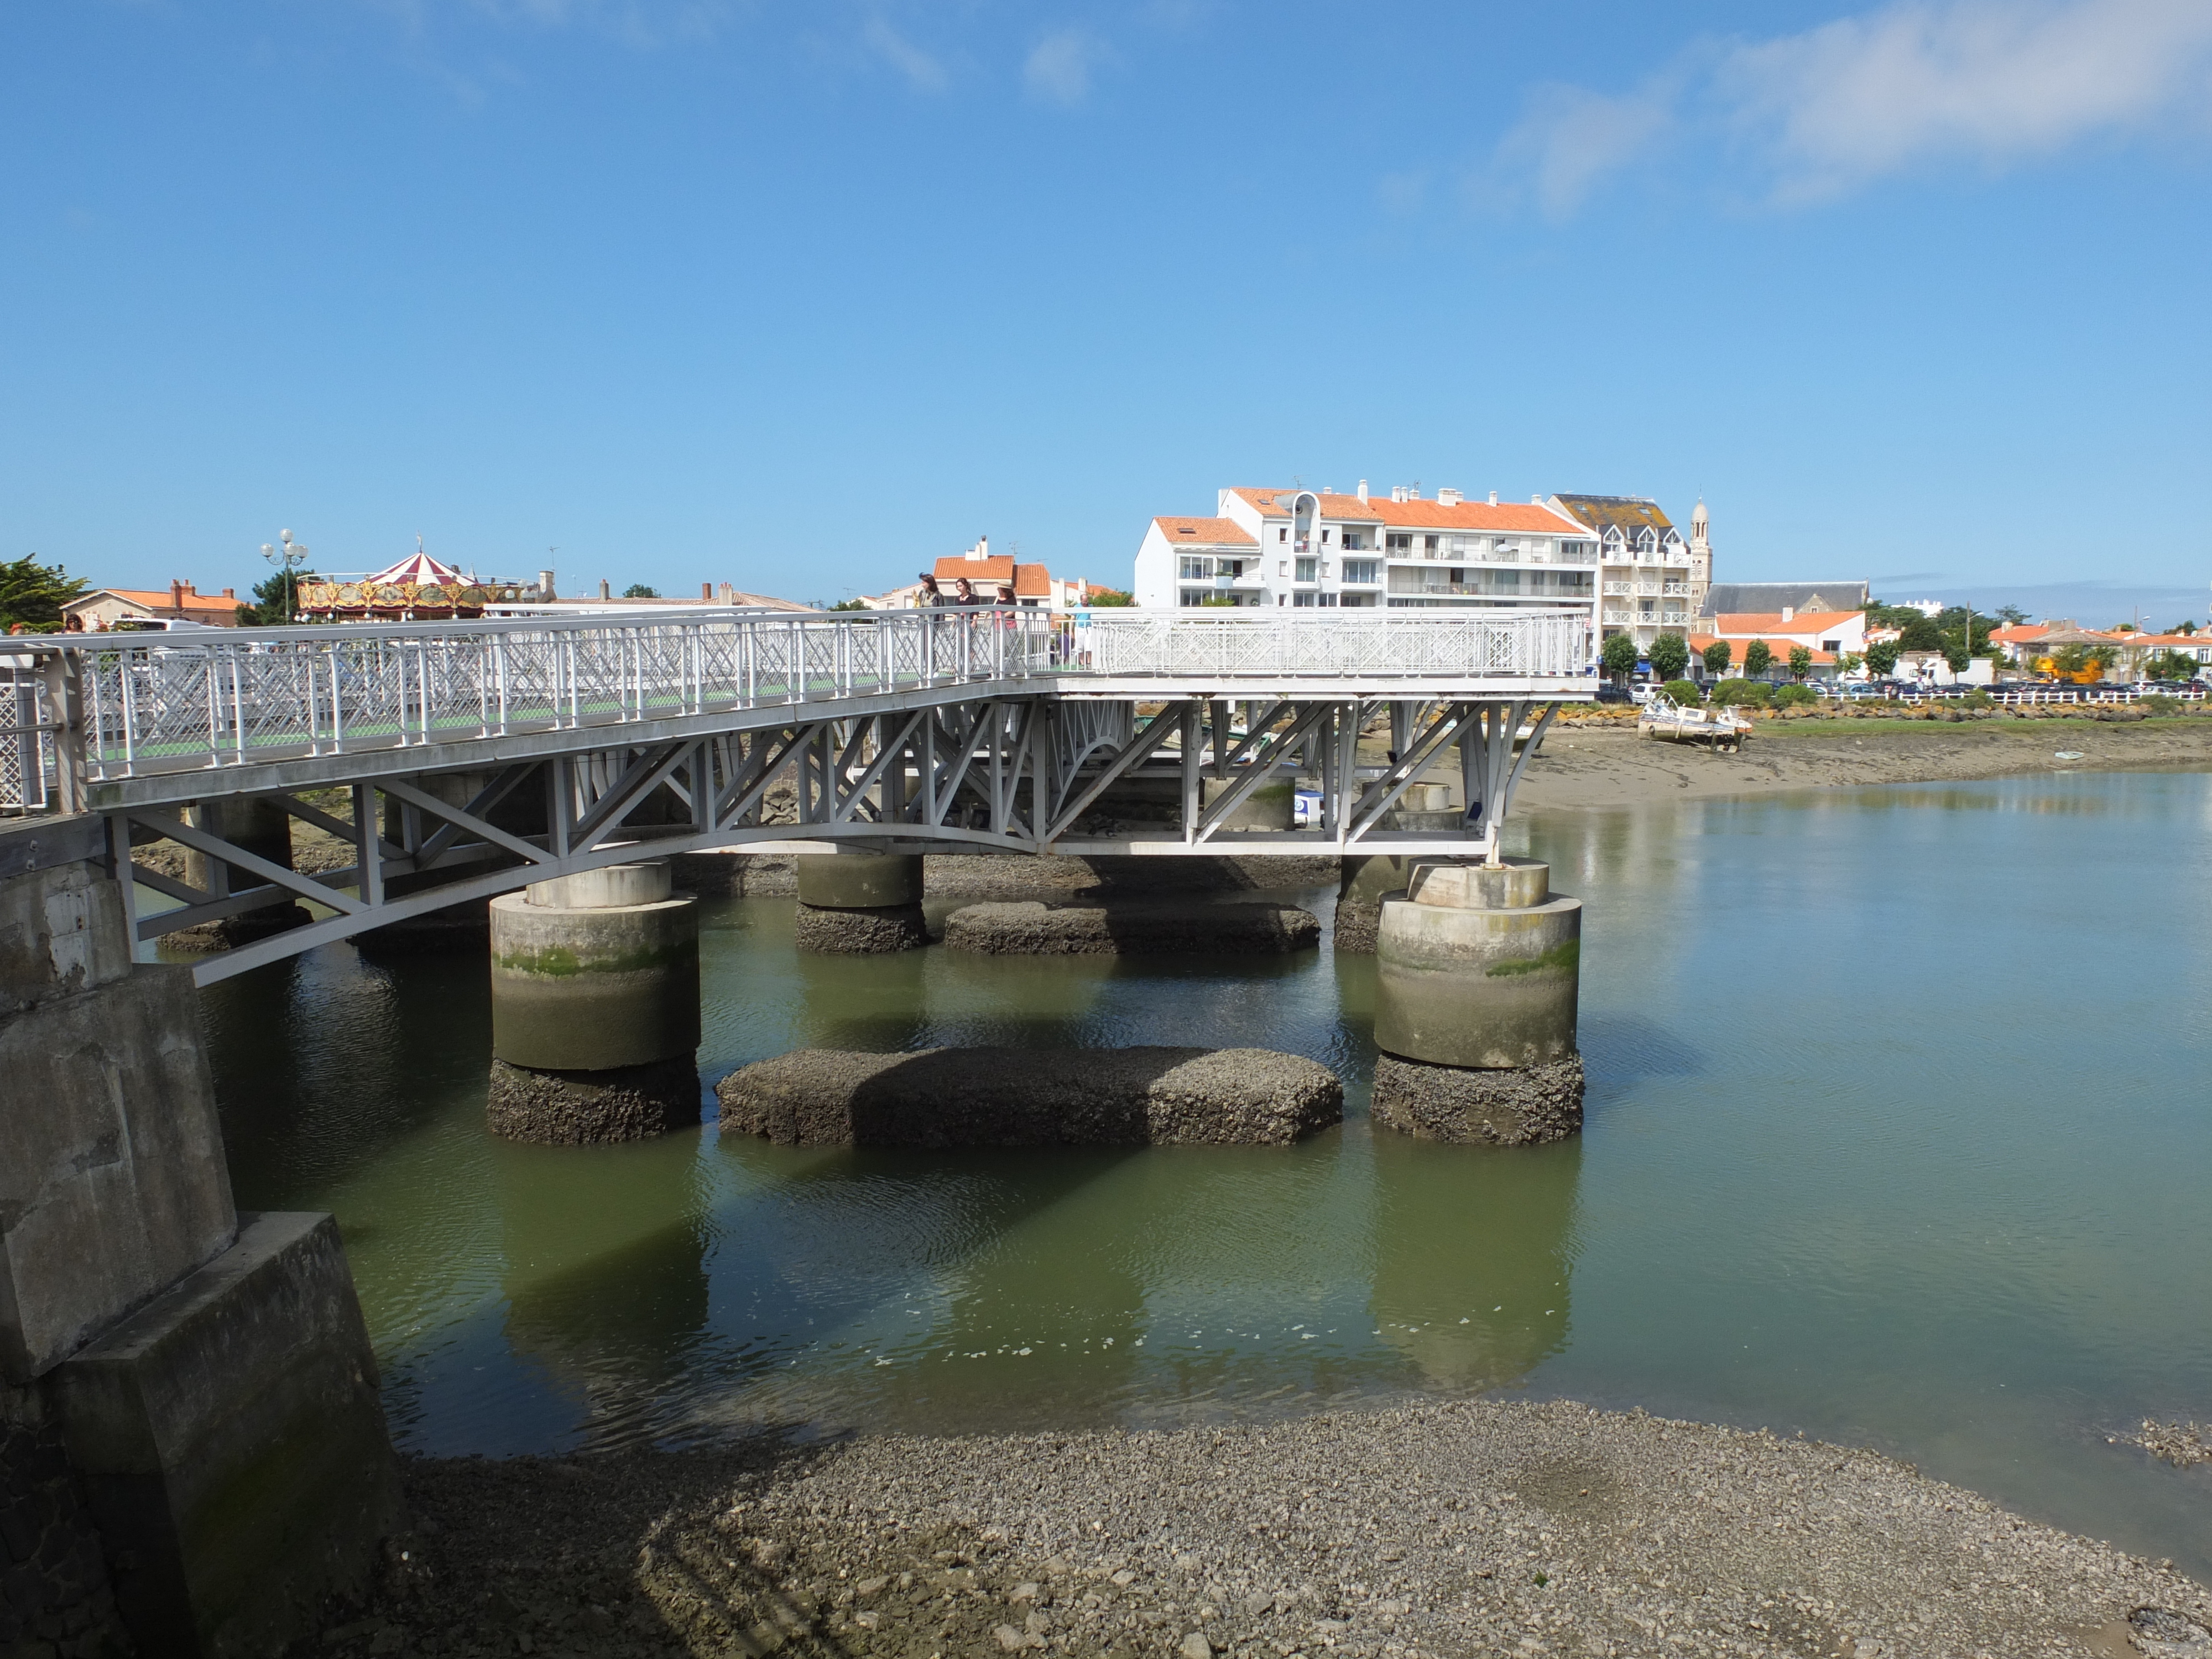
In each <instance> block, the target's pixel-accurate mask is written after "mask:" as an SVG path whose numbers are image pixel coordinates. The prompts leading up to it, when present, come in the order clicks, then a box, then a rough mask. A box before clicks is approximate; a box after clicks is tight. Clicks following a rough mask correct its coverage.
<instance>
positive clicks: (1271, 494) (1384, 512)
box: [1230, 488, 1591, 537]
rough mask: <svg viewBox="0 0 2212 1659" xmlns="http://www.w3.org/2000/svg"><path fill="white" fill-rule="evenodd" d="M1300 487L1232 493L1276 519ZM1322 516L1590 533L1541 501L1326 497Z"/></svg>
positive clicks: (1286, 513)
mask: <svg viewBox="0 0 2212 1659" xmlns="http://www.w3.org/2000/svg"><path fill="white" fill-rule="evenodd" d="M1299 493H1300V492H1298V491H1297V490H1295V489H1243V488H1238V489H1231V491H1230V494H1231V495H1241V496H1243V498H1244V499H1245V500H1246V501H1249V502H1251V504H1252V505H1253V506H1254V507H1257V508H1259V510H1260V512H1261V514H1262V515H1263V516H1265V517H1267V518H1270V519H1287V518H1289V517H1290V516H1291V508H1290V503H1291V501H1294V500H1295V499H1297V495H1298V494H1299ZM1317 499H1318V500H1319V501H1320V502H1321V516H1322V518H1324V519H1334V520H1352V521H1357V522H1365V523H1376V524H1391V525H1403V526H1407V527H1408V528H1411V529H1420V530H1472V531H1477V532H1493V533H1494V532H1498V531H1534V532H1539V533H1540V534H1543V535H1547V536H1574V537H1584V536H1588V535H1589V534H1590V533H1591V532H1590V530H1589V526H1587V525H1584V524H1583V523H1581V522H1580V521H1579V520H1575V519H1573V518H1571V517H1569V516H1568V515H1567V514H1565V513H1554V512H1553V510H1552V509H1551V508H1550V507H1542V506H1539V505H1537V504H1536V503H1535V502H1533V501H1530V502H1525V503H1524V502H1519V501H1501V502H1499V503H1498V505H1497V506H1495V507H1492V505H1491V504H1490V503H1489V502H1488V501H1461V502H1459V503H1457V504H1456V505H1454V506H1447V505H1445V504H1444V503H1443V502H1442V501H1392V500H1390V499H1389V497H1388V496H1385V495H1370V497H1368V499H1367V500H1365V501H1361V500H1360V499H1359V497H1358V496H1357V495H1320V496H1318V497H1317Z"/></svg>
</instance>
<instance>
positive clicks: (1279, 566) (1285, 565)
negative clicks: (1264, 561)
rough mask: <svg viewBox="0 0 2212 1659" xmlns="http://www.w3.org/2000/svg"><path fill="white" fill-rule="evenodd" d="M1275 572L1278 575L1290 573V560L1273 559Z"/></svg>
mask: <svg viewBox="0 0 2212 1659" xmlns="http://www.w3.org/2000/svg"><path fill="white" fill-rule="evenodd" d="M1275 574H1277V575H1278V576H1287V575H1289V574H1291V562H1290V561H1289V560H1288V559H1278V560H1276V561H1275Z"/></svg>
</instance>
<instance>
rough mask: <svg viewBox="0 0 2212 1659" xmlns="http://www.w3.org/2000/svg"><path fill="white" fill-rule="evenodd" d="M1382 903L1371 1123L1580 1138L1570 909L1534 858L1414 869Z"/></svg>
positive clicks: (1576, 913) (1471, 1135)
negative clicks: (1400, 890) (1402, 888)
mask: <svg viewBox="0 0 2212 1659" xmlns="http://www.w3.org/2000/svg"><path fill="white" fill-rule="evenodd" d="M1378 862H1379V860H1378ZM1381 908H1382V916H1381V921H1380V922H1379V923H1378V924H1377V927H1376V939H1375V957H1376V987H1375V1043H1376V1047H1377V1048H1380V1049H1381V1050H1383V1053H1382V1054H1380V1055H1379V1056H1378V1057H1377V1058H1376V1065H1375V1095H1374V1105H1373V1111H1374V1115H1375V1118H1376V1121H1377V1122H1380V1123H1384V1124H1388V1125H1389V1126H1390V1127H1393V1128H1397V1129H1402V1130H1404V1131H1406V1132H1407V1133H1411V1134H1413V1135H1417V1136H1421V1137H1424V1138H1425V1139H1435V1140H1480V1141H1491V1142H1496V1143H1499V1144H1503V1145H1509V1146H1511V1145H1521V1144H1525V1143H1528V1142H1532V1141H1542V1140H1558V1139H1563V1138H1564V1137H1565V1136H1567V1135H1570V1134H1572V1133H1576V1132H1577V1130H1579V1129H1580V1128H1581V1127H1582V1119H1583V1065H1582V1056H1581V1054H1579V1053H1578V1052H1577V1049H1576V1047H1575V1021H1576V1004H1577V995H1578V991H1579V985H1580V977H1581V975H1580V957H1581V951H1582V921H1583V917H1582V909H1583V907H1582V901H1581V900H1580V899H1574V898H1567V897H1565V896H1561V895H1559V894H1555V893H1553V892H1552V890H1551V869H1550V866H1547V865H1545V864H1541V863H1538V862H1536V861H1535V860H1529V859H1509V860H1503V861H1501V862H1499V863H1497V864H1479V863H1432V862H1426V861H1424V862H1420V863H1417V864H1416V865H1414V866H1413V872H1412V873H1411V876H1410V877H1409V878H1408V879H1407V885H1406V893H1405V896H1403V897H1394V898H1385V899H1384V900H1383V902H1382V907H1381Z"/></svg>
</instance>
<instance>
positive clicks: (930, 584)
mask: <svg viewBox="0 0 2212 1659" xmlns="http://www.w3.org/2000/svg"><path fill="white" fill-rule="evenodd" d="M914 603H915V608H916V609H917V610H925V611H926V610H932V609H934V608H935V607H936V606H938V605H943V604H945V594H944V592H943V590H942V589H940V588H939V586H938V585H937V578H936V577H934V576H933V575H931V574H929V572H927V570H925V571H923V572H922V573H921V589H920V591H919V592H916V593H915V596H914Z"/></svg>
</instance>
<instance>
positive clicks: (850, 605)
mask: <svg viewBox="0 0 2212 1659" xmlns="http://www.w3.org/2000/svg"><path fill="white" fill-rule="evenodd" d="M623 598H624V599H657V598H659V595H658V594H653V593H625V594H623ZM829 608H830V609H831V610H832V611H866V609H867V608H868V602H867V601H866V599H840V600H838V601H837V603H836V604H835V605H831V606H830V607H829Z"/></svg>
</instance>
